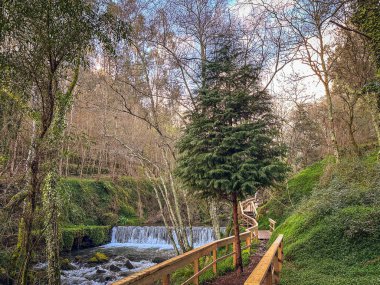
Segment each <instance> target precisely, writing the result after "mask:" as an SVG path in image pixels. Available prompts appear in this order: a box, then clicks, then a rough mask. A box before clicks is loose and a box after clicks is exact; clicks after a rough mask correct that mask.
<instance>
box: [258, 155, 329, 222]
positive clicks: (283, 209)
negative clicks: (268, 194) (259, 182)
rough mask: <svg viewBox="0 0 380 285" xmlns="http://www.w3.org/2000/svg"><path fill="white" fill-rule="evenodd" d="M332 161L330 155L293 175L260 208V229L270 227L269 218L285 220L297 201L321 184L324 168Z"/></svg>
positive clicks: (278, 220)
mask: <svg viewBox="0 0 380 285" xmlns="http://www.w3.org/2000/svg"><path fill="white" fill-rule="evenodd" d="M330 162H331V158H330V157H328V158H326V159H324V160H322V161H319V162H316V163H314V164H312V165H310V166H309V167H306V168H305V169H304V170H302V171H301V172H299V173H297V174H296V175H294V176H293V177H291V178H290V179H289V181H288V183H287V185H285V186H284V187H283V188H282V189H279V191H278V192H277V193H275V196H274V197H272V199H270V200H269V201H268V203H266V204H265V205H263V206H262V207H261V208H260V209H259V226H260V229H268V228H269V221H268V218H272V219H274V220H276V222H277V224H280V223H281V222H282V221H284V219H285V217H286V216H288V215H289V213H290V212H291V211H292V210H293V209H294V207H295V206H296V205H297V203H299V202H300V201H301V200H302V199H304V198H307V197H308V196H309V195H310V194H311V193H312V191H313V189H314V187H316V186H318V185H319V182H320V179H321V177H322V176H323V173H324V169H325V168H326V166H327V165H328V164H329V163H330Z"/></svg>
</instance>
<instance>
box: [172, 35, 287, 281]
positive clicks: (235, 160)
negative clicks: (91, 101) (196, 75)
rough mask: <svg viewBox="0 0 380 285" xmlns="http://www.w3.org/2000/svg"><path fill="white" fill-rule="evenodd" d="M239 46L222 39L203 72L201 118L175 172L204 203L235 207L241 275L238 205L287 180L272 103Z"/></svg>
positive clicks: (188, 132)
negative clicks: (214, 199)
mask: <svg viewBox="0 0 380 285" xmlns="http://www.w3.org/2000/svg"><path fill="white" fill-rule="evenodd" d="M237 42H238V41H236V40H235V41H234V39H233V38H232V37H231V38H222V39H221V41H220V43H216V45H215V49H214V52H213V53H212V56H211V58H212V60H211V61H210V62H209V63H207V64H206V67H205V75H206V81H205V87H204V88H202V89H200V90H199V92H198V93H199V94H198V96H197V97H196V107H197V110H198V111H197V112H193V113H191V114H190V115H189V119H190V123H189V124H188V126H187V127H186V129H185V133H184V135H183V137H182V138H181V140H180V141H179V143H178V149H179V153H180V156H179V160H178V167H177V172H178V176H179V177H180V178H181V179H182V180H183V182H184V183H185V184H186V185H187V186H188V187H189V188H191V189H193V191H194V192H195V193H199V194H201V196H203V197H218V198H223V199H226V200H228V201H230V202H232V205H233V221H234V234H235V243H236V245H237V248H236V256H237V259H236V260H237V262H236V269H237V270H238V272H239V273H241V272H242V270H243V267H242V259H241V246H240V238H239V221H238V201H239V199H241V198H243V197H244V196H246V195H249V194H254V193H255V192H256V191H257V190H258V189H260V188H262V187H266V186H269V185H271V184H273V183H275V182H276V181H281V180H282V179H284V177H285V172H286V165H285V164H284V163H283V162H282V161H281V157H282V155H283V154H284V149H283V148H282V147H281V145H279V144H278V143H277V142H276V140H275V137H276V134H277V132H278V128H277V127H278V126H277V121H276V118H275V116H274V115H273V113H272V104H271V98H270V96H269V95H268V94H267V93H266V92H262V91H260V89H259V70H258V69H257V68H255V67H254V66H253V65H252V64H249V63H248V61H247V60H246V58H244V56H247V54H246V53H244V52H243V50H241V49H240V48H239V47H238V46H237Z"/></svg>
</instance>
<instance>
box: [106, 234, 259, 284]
mask: <svg viewBox="0 0 380 285" xmlns="http://www.w3.org/2000/svg"><path fill="white" fill-rule="evenodd" d="M255 228H256V227H250V228H248V229H246V231H245V232H243V233H241V234H240V240H242V241H245V242H246V247H247V248H248V245H250V244H251V241H252V239H253V238H258V236H257V235H256V232H255ZM234 238H235V237H234V236H230V237H227V238H224V239H220V240H216V241H214V242H211V243H208V244H206V245H203V246H201V247H198V248H196V249H193V250H191V251H188V252H185V253H184V254H181V255H178V256H176V257H173V258H171V259H169V260H166V261H164V262H162V263H159V264H157V265H155V266H152V267H150V268H147V269H145V270H142V271H139V272H137V273H135V274H133V275H131V276H128V277H126V278H124V279H121V280H119V281H116V282H114V283H113V285H137V284H138V285H145V284H152V283H153V282H155V281H157V280H161V282H162V284H163V285H168V284H170V274H171V273H173V272H174V271H176V270H177V269H179V268H182V267H184V266H186V265H188V264H191V263H193V266H194V273H195V274H194V275H193V276H192V277H191V278H189V279H188V280H187V281H186V282H185V283H183V284H188V283H189V282H191V281H192V282H194V284H199V276H200V275H201V274H202V273H203V272H204V271H205V270H204V269H202V270H199V258H201V257H203V256H208V255H210V253H212V256H213V262H212V263H211V264H210V265H207V269H208V268H209V267H211V265H212V267H213V272H214V274H216V272H217V267H216V264H217V262H219V261H221V260H223V259H225V258H227V257H229V256H231V255H234V257H235V252H232V253H229V254H226V255H224V256H222V257H219V258H217V254H216V253H217V249H218V248H220V247H223V246H228V245H230V244H233V243H234ZM234 262H235V258H234Z"/></svg>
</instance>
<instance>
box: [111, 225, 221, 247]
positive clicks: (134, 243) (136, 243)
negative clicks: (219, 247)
mask: <svg viewBox="0 0 380 285" xmlns="http://www.w3.org/2000/svg"><path fill="white" fill-rule="evenodd" d="M187 232H188V236H189V235H190V230H189V229H187ZM173 235H174V238H175V239H176V236H175V234H174V232H173ZM193 240H194V247H198V246H201V245H204V244H206V243H209V242H212V241H214V240H215V235H214V232H213V230H212V228H209V227H193ZM106 246H130V247H138V248H166V249H170V248H173V246H172V244H171V242H170V238H169V235H168V232H167V230H166V228H165V227H164V226H151V227H149V226H145V227H139V226H118V227H114V228H113V229H112V239H111V243H110V244H108V245H106Z"/></svg>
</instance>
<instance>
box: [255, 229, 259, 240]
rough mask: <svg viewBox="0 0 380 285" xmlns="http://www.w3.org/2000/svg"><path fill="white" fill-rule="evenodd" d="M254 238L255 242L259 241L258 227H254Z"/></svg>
mask: <svg viewBox="0 0 380 285" xmlns="http://www.w3.org/2000/svg"><path fill="white" fill-rule="evenodd" d="M255 238H256V241H258V240H259V227H258V226H256V227H255Z"/></svg>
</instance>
